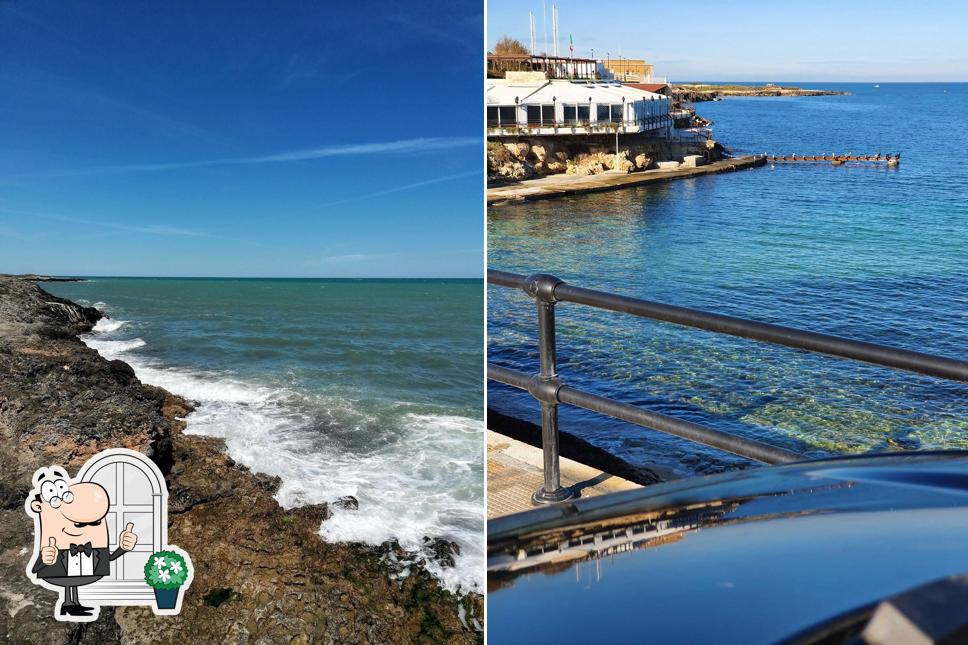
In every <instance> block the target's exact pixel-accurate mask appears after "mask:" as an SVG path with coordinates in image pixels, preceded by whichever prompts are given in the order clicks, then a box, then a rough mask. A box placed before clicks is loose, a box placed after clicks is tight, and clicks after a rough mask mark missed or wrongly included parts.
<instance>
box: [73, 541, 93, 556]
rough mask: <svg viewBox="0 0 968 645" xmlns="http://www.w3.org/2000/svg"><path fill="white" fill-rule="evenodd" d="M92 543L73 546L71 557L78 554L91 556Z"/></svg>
mask: <svg viewBox="0 0 968 645" xmlns="http://www.w3.org/2000/svg"><path fill="white" fill-rule="evenodd" d="M91 551H92V549H91V543H90V542H85V543H84V544H72V545H71V555H77V554H78V553H83V554H84V555H91Z"/></svg>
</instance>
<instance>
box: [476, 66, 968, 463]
mask: <svg viewBox="0 0 968 645" xmlns="http://www.w3.org/2000/svg"><path fill="white" fill-rule="evenodd" d="M800 85H802V86H805V87H811V86H818V87H826V88H831V89H845V90H847V91H849V92H851V93H852V94H851V95H850V96H831V97H802V98H748V99H741V98H727V99H726V100H724V101H721V102H715V103H700V104H698V111H699V113H700V114H701V115H703V116H706V117H708V118H711V119H712V120H713V121H714V122H715V125H714V131H715V133H716V135H717V139H719V140H720V141H722V142H723V143H724V144H725V145H727V146H728V147H730V148H731V149H733V150H734V151H735V152H736V153H738V154H739V153H752V152H758V153H760V152H768V153H771V154H781V155H789V154H793V153H796V154H799V155H809V154H821V153H831V152H838V153H847V152H853V153H854V154H867V153H876V152H881V153H887V152H892V153H893V152H902V153H903V154H902V163H901V166H900V168H898V169H887V168H885V167H884V166H883V165H881V166H876V167H875V166H848V167H832V166H830V165H829V164H828V165H825V164H802V165H800V164H798V165H780V164H777V165H776V167H775V168H774V167H769V166H767V167H763V168H759V169H754V170H749V171H742V172H737V173H731V174H724V175H717V176H708V177H700V178H694V179H689V180H683V181H676V182H670V183H667V184H665V185H656V186H650V187H642V188H637V189H631V190H624V191H616V192H610V193H602V194H598V195H586V196H576V197H572V198H566V199H562V200H554V201H546V202H535V203H532V204H527V205H517V206H507V207H499V208H491V209H490V210H489V213H488V253H489V258H488V264H489V266H490V267H491V268H496V269H502V270H507V271H515V272H519V273H530V272H535V271H542V272H550V273H555V274H557V275H559V276H560V277H562V278H564V279H566V280H569V281H571V282H573V283H575V284H578V285H582V286H588V287H593V288H600V289H605V290H609V291H614V292H618V293H623V294H628V295H632V296H639V297H644V298H649V299H653V300H658V301H661V302H667V303H670V304H677V305H683V306H689V307H698V308H704V309H708V310H710V311H716V312H721V313H725V314H730V315H737V316H744V317H749V318H754V319H759V320H763V321H767V322H773V323H779V324H786V325H791V326H797V327H801V328H805V329H810V330H815V331H820V332H826V333H832V334H837V335H842V336H848V337H852V338H857V339H861V340H866V341H872V342H878V343H884V344H888V345H895V346H899V347H904V348H908V349H914V350H920V351H929V352H933V353H939V354H943V355H948V356H952V357H956V358H962V359H964V358H966V356H968V355H966V347H968V199H966V198H968V172H966V171H965V167H964V164H963V161H962V159H961V156H962V154H961V151H962V150H964V149H966V146H968V131H966V129H965V127H964V126H965V125H966V124H968V85H964V84H924V85H913V84H912V85H905V84H881V86H880V88H874V87H873V86H872V85H839V84H800ZM488 294H489V296H488V297H489V300H488V308H489V313H488V325H489V341H488V345H489V347H488V352H489V360H491V361H493V362H496V363H499V364H502V365H507V366H510V367H515V368H518V369H523V370H525V371H534V370H536V366H537V353H536V349H535V323H534V311H533V307H532V306H531V305H530V304H529V302H528V301H527V300H526V299H525V298H524V296H523V295H519V294H517V293H515V292H512V291H509V290H507V289H503V288H497V287H489V289H488ZM558 316H559V322H560V328H559V336H558V339H559V361H560V372H561V375H562V377H563V379H564V380H565V381H567V382H571V383H572V384H575V385H576V386H579V387H582V388H587V389H590V390H592V391H595V392H599V393H606V394H609V395H613V396H617V397H619V398H621V399H622V400H624V401H627V402H631V403H634V404H638V405H642V406H646V407H649V408H652V409H655V410H658V411H660V412H665V413H667V414H673V415H676V416H680V417H683V418H686V419H690V420H693V421H698V422H702V423H706V424H709V425H712V426H714V427H717V428H720V429H723V430H728V431H730V432H735V433H737V434H742V435H745V436H749V437H755V438H759V439H761V440H764V441H768V442H771V443H774V444H776V445H781V446H785V447H788V448H792V449H795V450H798V451H802V452H805V453H807V454H809V455H812V456H821V455H826V454H833V453H837V452H865V451H869V450H879V449H890V448H897V447H902V448H940V447H948V448H956V447H957V448H968V387H966V386H964V385H958V384H952V383H947V382H944V381H939V380H936V379H931V378H927V377H919V376H914V375H908V374H904V373H900V372H894V371H890V370H885V369H880V368H875V367H872V366H867V365H861V364H857V363H852V362H848V361H843V360H839V359H833V358H829V357H823V356H815V355H807V354H804V353H800V352H794V351H791V350H788V349H783V348H778V347H771V346H768V345H764V344H759V343H753V342H750V341H744V340H740V339H733V338H728V337H721V336H716V335H713V334H709V333H706V332H700V331H693V330H686V329H684V328H679V327H675V326H671V325H664V324H659V323H652V322H647V321H642V320H638V319H635V318H632V317H629V316H623V315H619V314H608V313H604V312H599V311H595V310H592V309H589V308H584V307H580V306H577V305H563V306H560V307H559V312H558ZM489 405H490V406H492V407H495V408H496V409H498V410H502V411H505V412H509V413H512V414H515V415H517V416H520V417H524V418H527V419H532V420H537V412H536V405H535V403H534V401H533V400H530V398H529V397H528V395H526V394H524V393H521V392H517V391H514V390H511V389H510V388H506V387H503V386H500V385H494V384H491V385H490V386H489ZM561 418H562V427H563V428H564V429H566V430H568V431H571V432H573V433H575V434H578V435H580V436H582V437H584V438H586V439H588V440H590V441H592V442H593V443H595V444H597V445H600V446H602V447H605V448H607V449H609V450H611V451H612V452H614V453H616V454H619V455H622V456H623V457H625V458H627V459H629V460H630V461H633V462H636V463H642V464H646V463H659V464H662V465H666V466H669V467H673V468H675V469H676V470H678V471H679V472H680V473H682V474H689V473H697V472H713V471H719V470H723V469H727V468H731V467H736V466H740V465H743V464H744V463H745V462H744V461H743V460H741V459H739V458H735V457H731V456H729V455H725V454H724V453H720V452H718V451H713V450H707V449H703V448H701V447H698V446H696V445H695V444H690V443H687V442H683V441H680V440H678V439H674V438H669V437H665V436H664V435H661V434H659V433H656V432H652V431H649V430H644V429H640V428H637V427H635V426H631V425H627V424H623V423H620V422H615V421H610V420H606V419H604V418H603V417H599V416H597V415H593V414H591V413H584V412H582V411H577V410H574V409H568V408H566V407H563V409H562V413H561Z"/></svg>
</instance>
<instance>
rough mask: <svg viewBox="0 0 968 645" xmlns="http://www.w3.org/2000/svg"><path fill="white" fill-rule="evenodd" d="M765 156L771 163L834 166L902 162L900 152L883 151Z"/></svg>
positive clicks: (896, 164) (897, 163) (889, 164)
mask: <svg viewBox="0 0 968 645" xmlns="http://www.w3.org/2000/svg"><path fill="white" fill-rule="evenodd" d="M764 156H765V157H766V160H767V161H768V162H770V163H785V162H791V161H798V162H799V161H829V162H830V163H831V164H832V165H834V166H842V165H843V164H845V163H846V162H848V161H860V162H870V163H886V164H887V165H888V167H889V168H896V167H897V166H898V165H899V164H900V163H901V153H900V152H899V153H897V154H896V155H891V154H886V155H882V154H881V153H879V152H878V153H877V154H876V155H854V154H850V153H848V154H845V155H838V154H832V155H814V156H810V155H804V156H798V155H795V154H793V155H790V156H788V157H780V156H777V155H764Z"/></svg>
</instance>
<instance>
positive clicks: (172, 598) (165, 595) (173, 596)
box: [155, 587, 180, 609]
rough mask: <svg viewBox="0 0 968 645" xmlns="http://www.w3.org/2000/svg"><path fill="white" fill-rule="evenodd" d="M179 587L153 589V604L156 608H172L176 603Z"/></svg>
mask: <svg viewBox="0 0 968 645" xmlns="http://www.w3.org/2000/svg"><path fill="white" fill-rule="evenodd" d="M179 590H180V588H179V587H175V588H174V589H155V605H157V607H158V609H174V608H175V605H176V604H177V603H178V592H179Z"/></svg>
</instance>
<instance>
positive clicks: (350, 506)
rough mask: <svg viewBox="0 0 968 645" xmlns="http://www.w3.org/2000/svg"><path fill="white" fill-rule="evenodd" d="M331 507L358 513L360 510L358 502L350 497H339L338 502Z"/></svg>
mask: <svg viewBox="0 0 968 645" xmlns="http://www.w3.org/2000/svg"><path fill="white" fill-rule="evenodd" d="M333 506H335V507H336V508H341V509H343V510H345V511H358V510H360V502H359V500H357V499H356V498H355V497H353V496H352V495H347V496H346V497H340V498H339V499H338V500H336V501H335V502H333Z"/></svg>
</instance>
